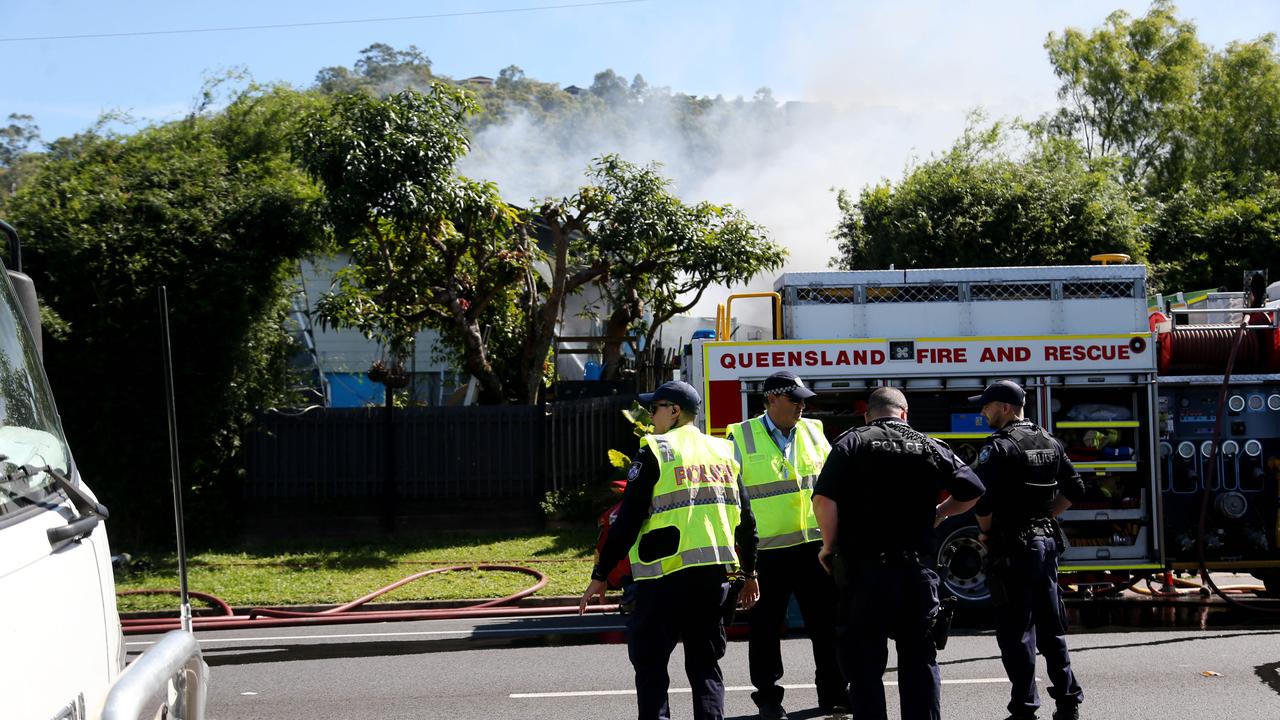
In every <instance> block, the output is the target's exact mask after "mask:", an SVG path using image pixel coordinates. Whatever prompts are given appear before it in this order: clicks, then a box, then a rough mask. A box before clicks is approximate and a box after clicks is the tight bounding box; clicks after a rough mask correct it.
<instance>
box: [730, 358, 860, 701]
mask: <svg viewBox="0 0 1280 720" xmlns="http://www.w3.org/2000/svg"><path fill="white" fill-rule="evenodd" d="M816 395H817V393H815V392H813V391H812V390H810V389H809V388H807V387H805V385H804V382H803V381H802V380H801V379H800V378H799V377H797V376H796V375H795V373H791V372H786V371H782V372H776V373H774V374H772V375H770V376H769V377H768V378H766V379H765V381H764V401H765V412H764V414H762V415H760V416H759V417H754V418H751V419H750V420H747V421H746V422H742V423H736V424H734V425H731V426H730V427H729V439H730V440H732V441H733V446H734V452H735V457H736V458H737V459H738V461H739V462H740V463H741V465H742V486H743V490H744V491H745V492H746V496H747V498H748V499H749V500H750V504H751V512H752V513H753V514H754V515H755V517H756V532H757V534H758V535H759V537H760V557H759V560H757V562H756V571H757V572H758V573H759V575H760V582H761V584H762V585H763V586H764V590H765V591H764V594H763V595H761V597H760V602H758V603H756V606H755V608H753V609H752V610H751V618H750V619H751V640H750V643H749V649H748V654H749V658H750V667H751V684H752V685H754V686H755V688H756V690H755V692H754V693H752V694H751V699H752V700H755V703H756V706H757V707H759V708H760V717H761V718H764V719H765V720H785V718H786V717H787V713H786V711H785V710H784V709H783V707H782V696H783V689H782V686H781V685H779V684H778V681H779V680H781V679H782V642H781V635H780V633H781V630H782V625H783V622H784V620H785V617H786V613H787V605H788V602H789V601H790V600H791V596H792V594H793V593H794V594H795V597H796V602H797V604H798V605H799V606H800V614H801V616H802V617H803V618H804V626H805V630H806V631H807V632H808V634H809V641H810V642H811V643H812V644H813V660H814V664H815V665H816V667H817V673H816V677H815V682H816V684H817V689H818V706H819V708H821V710H822V712H824V713H827V714H844V713H847V712H848V711H849V710H848V705H849V685H848V683H847V682H845V679H844V675H843V674H842V673H841V672H840V664H839V660H838V659H837V656H836V644H835V614H836V586H835V582H834V581H833V580H832V578H831V576H830V575H829V574H827V572H826V571H825V570H824V569H823V567H822V565H821V563H819V562H818V551H819V550H821V549H822V530H821V529H820V528H819V527H818V520H817V518H815V517H814V515H813V501H812V499H811V498H812V494H813V485H814V482H816V481H817V479H818V473H819V472H821V471H822V464H823V463H824V462H826V459H827V453H829V452H830V451H831V443H829V442H827V438H826V436H825V435H823V432H822V423H821V422H819V421H817V420H810V419H808V418H804V417H801V414H802V413H803V412H804V409H805V401H807V400H809V399H810V398H813V397H815V396H816ZM745 504H746V503H744V505H745Z"/></svg>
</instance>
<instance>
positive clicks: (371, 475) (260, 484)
mask: <svg viewBox="0 0 1280 720" xmlns="http://www.w3.org/2000/svg"><path fill="white" fill-rule="evenodd" d="M630 403H631V400H630V398H618V397H606V398H590V399H584V400H572V401H564V402H558V403H552V404H548V405H540V406H502V407H430V408H406V409H400V410H397V411H396V419H395V432H396V433H397V435H396V449H397V452H398V460H399V462H398V469H399V472H398V477H397V479H396V486H397V495H398V497H399V498H401V499H403V500H406V501H413V500H444V499H459V500H472V499H484V498H536V497H541V496H542V494H543V493H545V492H547V491H548V490H553V489H559V488H566V487H577V486H581V485H584V484H586V483H589V482H591V481H593V480H597V479H599V478H600V477H601V476H602V474H603V473H604V472H606V469H607V464H608V451H609V449H610V448H614V449H618V450H621V451H622V452H624V453H627V454H628V455H630V454H632V453H633V452H634V451H635V447H636V440H635V437H634V435H632V433H631V428H630V425H629V424H628V423H627V422H626V420H625V419H624V418H623V417H622V413H621V412H620V411H621V410H622V409H624V408H626V407H628V406H629V405H630ZM383 413H384V410H383V409H382V408H319V409H315V410H311V411H309V412H306V413H304V414H301V415H287V414H283V413H275V412H270V413H264V414H263V415H262V416H261V417H260V418H259V422H258V425H257V428H256V429H255V431H254V432H252V433H250V434H249V436H248V437H247V438H246V453H245V454H246V458H247V467H246V471H247V472H246V478H245V484H244V495H245V499H246V500H268V499H271V500H277V499H293V500H306V501H320V502H323V501H329V500H343V499H366V498H367V499H372V498H376V497H378V495H379V494H380V493H381V488H382V472H383V466H384V465H383V464H384V455H383V433H384V432H385V427H386V426H385V418H384V415H383Z"/></svg>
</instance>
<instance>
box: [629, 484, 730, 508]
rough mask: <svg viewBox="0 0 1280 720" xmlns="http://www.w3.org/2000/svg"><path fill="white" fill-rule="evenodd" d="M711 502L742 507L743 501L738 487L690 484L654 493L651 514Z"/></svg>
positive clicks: (650, 503)
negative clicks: (696, 485)
mask: <svg viewBox="0 0 1280 720" xmlns="http://www.w3.org/2000/svg"><path fill="white" fill-rule="evenodd" d="M709 503H719V504H721V505H734V506H736V507H741V501H740V500H739V499H738V489H737V488H735V487H725V486H723V485H704V486H701V487H694V486H692V485H690V486H686V487H683V488H681V489H679V490H676V491H675V492H669V493H663V494H661V495H654V496H653V500H651V501H650V502H649V514H651V515H653V514H657V513H660V512H664V511H667V510H674V509H676V508H680V507H692V506H694V505H707V504H709Z"/></svg>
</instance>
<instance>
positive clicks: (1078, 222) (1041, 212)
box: [832, 124, 1145, 270]
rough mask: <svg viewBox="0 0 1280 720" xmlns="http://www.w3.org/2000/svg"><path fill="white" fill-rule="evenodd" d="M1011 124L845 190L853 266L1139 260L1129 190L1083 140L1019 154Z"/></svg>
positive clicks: (847, 252) (847, 248)
mask: <svg viewBox="0 0 1280 720" xmlns="http://www.w3.org/2000/svg"><path fill="white" fill-rule="evenodd" d="M1009 140H1010V138H1009V131H1008V130H1007V129H1006V128H1005V127H1004V126H1002V125H1000V124H996V125H993V126H991V127H989V128H988V129H986V130H977V129H975V128H973V127H972V126H971V127H970V128H969V129H967V130H966V131H965V133H964V135H963V136H962V137H961V138H960V139H959V140H958V141H957V142H956V143H955V145H954V146H952V148H951V149H950V151H948V152H947V153H945V154H943V155H941V156H938V157H935V158H933V159H930V160H929V161H927V162H924V163H922V164H920V165H918V166H916V167H913V168H911V169H910V170H909V171H908V172H907V173H906V175H905V176H904V177H903V178H902V180H901V181H900V182H898V183H897V184H896V185H895V184H892V183H890V182H888V181H886V182H883V183H880V184H878V185H875V186H871V187H867V188H864V189H863V190H862V192H861V193H860V194H859V196H858V198H857V199H856V200H854V199H853V198H852V197H851V196H850V195H849V194H848V193H847V192H845V191H843V190H842V191H840V193H839V194H838V196H837V202H838V203H839V205H840V210H841V214H842V218H841V221H840V224H839V225H838V226H837V228H836V230H835V231H834V233H833V237H834V239H835V240H836V241H837V243H838V247H839V254H838V255H837V256H836V257H835V258H833V260H832V265H834V266H835V267H838V268H842V269H846V270H864V269H880V268H886V267H889V266H890V265H893V266H894V267H898V268H919V267H976V266H991V265H1054V264H1085V263H1088V262H1089V257H1090V256H1091V255H1093V254H1096V253H1100V252H1123V253H1127V254H1129V255H1130V256H1132V257H1134V258H1135V259H1137V260H1141V259H1142V258H1143V257H1144V256H1145V247H1144V241H1143V236H1142V233H1141V218H1140V216H1139V215H1138V213H1137V212H1136V211H1135V210H1134V208H1133V206H1132V205H1131V203H1130V202H1129V198H1128V195H1127V194H1126V192H1125V189H1124V188H1123V187H1122V186H1121V185H1120V184H1119V183H1118V182H1116V181H1115V180H1114V179H1113V177H1112V175H1111V174H1110V173H1108V172H1106V171H1105V170H1093V169H1090V166H1089V165H1088V164H1087V163H1086V159H1085V157H1084V156H1083V153H1082V152H1081V151H1080V150H1079V148H1078V146H1076V145H1074V144H1073V143H1070V142H1062V141H1057V140H1052V139H1048V140H1045V141H1043V142H1039V143H1036V144H1034V145H1033V146H1032V150H1031V151H1029V152H1028V153H1026V154H1025V155H1024V156H1022V157H1014V156H1012V155H1011V154H1010V153H1009V152H1007V150H1006V147H1007V145H1008V143H1009Z"/></svg>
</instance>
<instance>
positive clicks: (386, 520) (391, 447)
mask: <svg viewBox="0 0 1280 720" xmlns="http://www.w3.org/2000/svg"><path fill="white" fill-rule="evenodd" d="M392 384H393V383H392V380H391V378H390V377H388V378H387V379H386V381H385V383H384V384H383V386H382V387H383V388H384V390H385V392H386V410H385V412H384V413H383V428H384V430H383V432H384V433H385V435H384V436H383V446H382V449H383V452H384V453H385V458H384V459H385V467H384V470H385V471H386V472H385V473H384V474H383V476H382V529H383V531H385V532H387V533H394V532H395V529H396V472H397V469H398V468H397V467H396V435H395V430H396V426H395V417H396V416H395V412H396V405H395V392H396V391H395V388H393V387H392Z"/></svg>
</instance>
